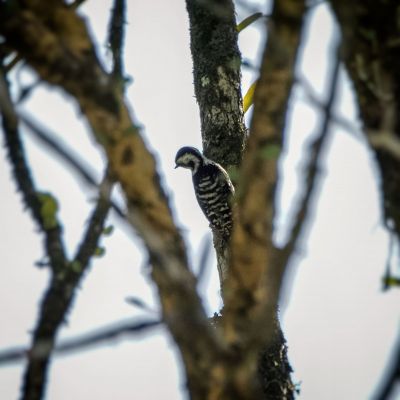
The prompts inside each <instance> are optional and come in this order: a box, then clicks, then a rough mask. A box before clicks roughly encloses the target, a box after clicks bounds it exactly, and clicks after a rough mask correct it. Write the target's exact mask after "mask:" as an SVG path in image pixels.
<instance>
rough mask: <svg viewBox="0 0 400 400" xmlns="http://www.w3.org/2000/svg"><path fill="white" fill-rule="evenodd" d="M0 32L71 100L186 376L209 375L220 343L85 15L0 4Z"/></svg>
mask: <svg viewBox="0 0 400 400" xmlns="http://www.w3.org/2000/svg"><path fill="white" fill-rule="evenodd" d="M54 21H57V23H55V22H54ZM0 34H2V35H3V37H4V38H5V41H6V43H7V45H8V46H10V47H11V48H14V49H16V50H17V51H18V52H19V53H21V55H23V57H24V59H26V60H27V62H28V63H29V64H30V65H31V66H32V68H34V69H35V71H36V72H37V73H38V74H39V76H40V77H41V78H42V79H43V80H45V81H47V82H49V83H50V84H53V85H58V86H60V87H61V88H62V89H64V90H65V91H66V92H67V93H69V94H70V95H71V96H72V97H73V98H75V99H76V101H77V102H78V104H79V106H80V108H81V110H82V112H83V113H84V115H85V116H86V118H87V120H88V123H89V126H90V128H91V131H92V133H93V135H94V137H95V138H96V139H97V141H98V142H99V143H100V145H101V146H102V147H103V148H104V150H105V153H106V155H107V158H108V160H109V163H110V169H111V172H112V173H113V177H115V179H116V181H118V182H119V183H120V185H121V188H122V190H123V192H124V194H125V197H126V201H127V209H128V217H127V219H128V221H129V222H130V224H131V225H132V226H133V227H134V228H135V229H136V231H137V232H138V233H139V235H140V236H141V238H142V239H143V241H144V243H145V245H146V249H147V252H148V255H149V262H150V264H151V265H152V267H153V268H152V276H153V279H154V281H155V283H156V284H157V287H158V290H159V294H160V300H161V304H162V309H163V320H164V321H165V322H166V324H167V325H168V327H169V329H170V331H171V333H172V335H173V337H174V339H175V341H176V342H177V344H178V346H179V348H180V350H181V352H182V355H183V359H184V361H185V364H186V368H187V371H188V374H189V375H190V374H193V375H196V374H198V373H199V370H201V371H202V372H203V373H207V374H210V373H211V372H210V370H209V368H208V367H209V366H212V365H213V362H212V361H213V360H214V359H215V358H216V357H217V356H218V353H219V351H220V349H221V348H222V345H221V344H220V342H219V340H218V337H217V334H216V332H215V330H213V329H212V328H211V327H210V326H209V324H208V320H207V317H206V314H205V312H204V309H203V307H202V304H201V301H200V299H199V296H198V294H197V292H196V279H195V277H194V276H193V274H192V273H191V272H190V269H189V267H188V260H187V255H186V250H185V245H184V242H183V240H182V237H181V235H180V232H179V231H178V229H177V228H176V226H175V224H174V220H173V217H172V212H171V210H170V207H169V204H168V199H167V196H166V193H165V191H164V189H163V188H162V186H161V183H160V178H159V175H158V172H157V169H156V164H155V160H154V157H153V155H152V154H151V153H150V152H149V150H148V149H147V147H146V146H145V143H144V141H143V138H142V137H141V134H140V130H139V128H138V126H137V125H136V124H135V123H134V121H133V120H132V118H131V116H130V114H129V110H128V107H127V106H126V105H125V104H124V98H123V94H122V93H121V91H120V90H119V88H118V87H116V86H115V82H114V80H113V79H112V78H111V77H110V76H109V75H108V74H107V73H106V72H105V71H104V70H103V68H102V66H101V63H100V62H99V60H98V59H97V55H96V53H95V49H94V47H93V42H92V40H91V38H90V36H89V34H88V31H87V28H86V26H85V23H84V21H83V20H82V19H81V18H80V17H79V16H78V15H77V14H76V13H75V12H74V11H73V10H72V9H71V8H69V7H67V6H65V5H64V4H62V3H61V2H51V4H47V3H46V7H45V6H44V5H43V4H42V3H37V2H27V3H24V5H23V6H21V8H17V9H16V10H15V9H13V10H12V11H10V9H9V8H7V7H5V5H4V4H0ZM44 43H45V44H46V45H45V47H43V44H44ZM188 331H190V332H192V333H193V334H195V335H196V336H195V338H194V337H193V335H188V334H187V332H188ZM199 365H200V366H204V367H203V368H200V367H199ZM200 375H201V373H200ZM202 377H203V376H202V375H201V377H200V378H199V379H198V381H199V382H201V381H202V379H201V378H202Z"/></svg>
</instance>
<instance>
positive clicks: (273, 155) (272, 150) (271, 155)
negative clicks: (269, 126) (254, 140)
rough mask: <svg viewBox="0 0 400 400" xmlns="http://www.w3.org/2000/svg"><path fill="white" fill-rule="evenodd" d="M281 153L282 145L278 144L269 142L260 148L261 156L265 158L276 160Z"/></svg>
mask: <svg viewBox="0 0 400 400" xmlns="http://www.w3.org/2000/svg"><path fill="white" fill-rule="evenodd" d="M280 153H281V147H280V146H278V145H277V144H269V145H267V146H264V147H263V148H262V149H261V150H260V156H261V158H263V159H265V160H276V159H277V158H278V157H279V155H280Z"/></svg>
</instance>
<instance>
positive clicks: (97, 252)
mask: <svg viewBox="0 0 400 400" xmlns="http://www.w3.org/2000/svg"><path fill="white" fill-rule="evenodd" d="M104 254H106V249H105V248H104V247H100V246H99V247H96V250H95V251H94V253H93V255H94V256H95V257H103V256H104Z"/></svg>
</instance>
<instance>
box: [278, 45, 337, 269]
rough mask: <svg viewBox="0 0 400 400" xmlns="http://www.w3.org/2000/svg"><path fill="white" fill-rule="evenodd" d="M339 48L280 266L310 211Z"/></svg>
mask: <svg viewBox="0 0 400 400" xmlns="http://www.w3.org/2000/svg"><path fill="white" fill-rule="evenodd" d="M339 53H340V47H339V46H338V49H337V54H336V60H335V65H334V67H333V72H332V77H331V81H330V87H329V92H328V99H327V102H326V105H325V107H324V109H325V113H324V118H323V121H322V125H321V129H320V132H319V134H318V135H317V137H316V139H315V140H314V141H313V143H312V144H311V146H310V153H311V154H310V158H309V160H308V166H307V169H306V172H305V182H304V186H305V189H304V194H303V198H302V200H301V201H300V204H299V207H298V211H297V214H296V217H295V218H294V221H295V222H294V225H293V227H292V230H291V233H290V236H289V241H288V242H287V244H286V245H285V246H284V248H283V250H282V251H279V253H278V254H279V256H278V258H279V262H280V263H281V265H286V264H287V262H288V260H289V258H290V257H291V256H292V255H293V252H294V250H295V248H296V245H297V243H298V241H299V238H300V233H301V232H302V229H303V226H304V224H305V222H306V221H307V220H308V216H309V214H310V209H311V197H312V195H313V193H314V192H315V187H316V185H317V181H318V174H319V171H318V168H319V165H320V162H321V155H322V154H323V150H324V148H325V145H326V143H327V139H328V136H329V126H330V122H331V118H332V111H333V107H334V102H335V97H336V89H337V82H338V78H339V70H340V68H339V67H340V54H339Z"/></svg>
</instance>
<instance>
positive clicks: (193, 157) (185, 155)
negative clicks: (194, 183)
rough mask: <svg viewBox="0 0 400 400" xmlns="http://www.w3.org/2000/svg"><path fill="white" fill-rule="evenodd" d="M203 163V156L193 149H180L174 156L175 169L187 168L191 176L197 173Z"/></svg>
mask: <svg viewBox="0 0 400 400" xmlns="http://www.w3.org/2000/svg"><path fill="white" fill-rule="evenodd" d="M203 162H204V157H203V155H202V154H201V153H200V151H199V150H197V149H196V148H195V147H188V146H187V147H182V148H181V149H179V150H178V152H177V153H176V156H175V168H178V167H183V168H189V169H190V170H192V173H193V174H195V173H196V172H197V170H198V168H199V167H200V166H201V165H202V164H203Z"/></svg>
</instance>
